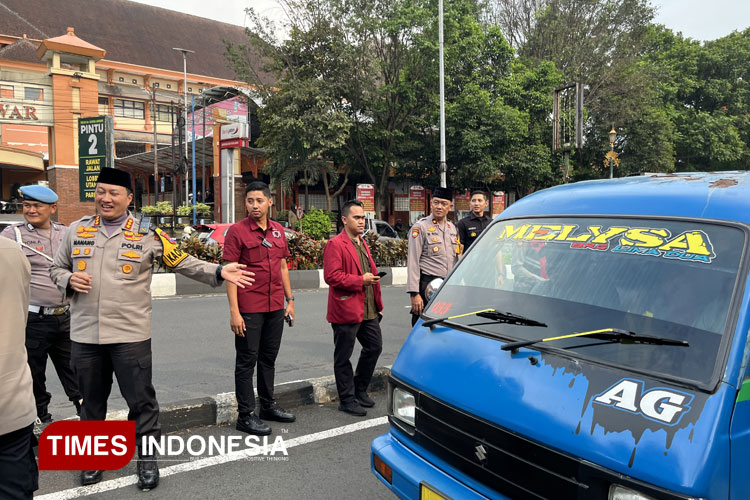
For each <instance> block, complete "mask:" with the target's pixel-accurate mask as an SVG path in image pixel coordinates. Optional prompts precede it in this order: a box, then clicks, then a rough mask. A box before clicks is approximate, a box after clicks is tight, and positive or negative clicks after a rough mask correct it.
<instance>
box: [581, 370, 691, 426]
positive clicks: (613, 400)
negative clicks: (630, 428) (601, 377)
mask: <svg viewBox="0 0 750 500" xmlns="http://www.w3.org/2000/svg"><path fill="white" fill-rule="evenodd" d="M643 385H644V384H643V382H641V381H639V380H629V379H624V380H621V381H619V382H618V383H616V384H615V385H613V386H612V387H610V388H609V389H607V390H606V391H604V392H603V393H602V394H600V395H598V396H597V397H595V398H594V403H598V404H603V405H605V406H613V407H615V408H617V409H619V410H623V411H627V412H630V413H637V414H640V415H642V416H644V417H646V418H648V419H650V420H655V421H657V422H661V423H664V424H667V425H675V424H677V423H678V422H679V421H680V418H682V415H684V414H685V413H687V412H689V411H690V402H691V401H692V400H693V395H692V394H687V393H682V392H676V391H671V390H666V389H662V388H657V389H651V390H648V391H645V392H644V390H643V389H644V387H643Z"/></svg>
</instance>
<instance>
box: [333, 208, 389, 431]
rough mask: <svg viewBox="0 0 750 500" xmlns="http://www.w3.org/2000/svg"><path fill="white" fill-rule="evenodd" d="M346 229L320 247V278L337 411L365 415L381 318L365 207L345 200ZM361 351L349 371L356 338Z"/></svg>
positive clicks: (380, 339) (379, 346) (371, 402)
mask: <svg viewBox="0 0 750 500" xmlns="http://www.w3.org/2000/svg"><path fill="white" fill-rule="evenodd" d="M341 221H342V222H343V224H344V230H343V231H341V232H340V233H339V235H338V236H336V237H335V238H333V239H331V241H329V242H328V243H327V244H326V247H325V250H324V251H323V278H324V279H325V282H326V283H328V286H329V288H328V314H327V316H326V320H327V321H328V322H329V323H331V327H333V345H334V348H333V372H334V375H335V376H336V390H338V393H339V401H340V404H339V410H341V411H343V412H346V413H349V414H351V415H356V416H359V417H363V416H365V415H367V410H365V409H364V408H362V407H363V406H365V407H368V408H369V407H372V406H375V401H374V400H373V399H372V398H371V397H370V396H369V395H368V394H367V387H368V386H369V385H370V380H371V379H372V373H373V372H374V371H375V365H376V364H377V362H378V356H380V352H381V351H382V350H383V337H382V335H381V333H380V318H381V317H382V316H381V311H382V310H383V300H382V299H381V297H380V283H379V281H380V277H379V276H377V272H378V269H377V268H376V267H375V261H373V260H372V255H370V249H369V248H368V247H367V243H365V241H364V239H362V233H363V232H364V230H365V211H364V209H363V208H362V202H361V201H357V200H352V201H348V202H346V203H345V204H344V206H343V208H342V209H341ZM355 339H356V340H359V343H360V344H361V345H362V352H361V353H360V355H359V361H358V362H357V370H356V371H355V372H354V373H352V364H351V362H350V361H349V358H351V356H352V352H353V351H354V340H355Z"/></svg>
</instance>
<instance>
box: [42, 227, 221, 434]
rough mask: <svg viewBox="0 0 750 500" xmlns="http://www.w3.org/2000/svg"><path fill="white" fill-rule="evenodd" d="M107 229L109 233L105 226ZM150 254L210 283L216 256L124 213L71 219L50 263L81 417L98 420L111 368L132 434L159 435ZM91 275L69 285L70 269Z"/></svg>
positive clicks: (213, 279) (215, 280) (215, 282)
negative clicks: (186, 247)
mask: <svg viewBox="0 0 750 500" xmlns="http://www.w3.org/2000/svg"><path fill="white" fill-rule="evenodd" d="M108 230H109V231H111V234H108ZM154 260H163V261H164V263H165V264H166V265H167V266H168V267H170V268H172V269H173V270H174V271H175V272H178V273H180V274H183V275H186V276H188V277H190V278H193V279H196V280H198V281H201V282H204V283H208V284H210V285H212V286H217V285H218V284H219V282H220V278H219V277H217V269H218V267H219V266H218V264H211V263H208V262H203V261H201V260H198V259H196V258H194V257H191V256H189V255H187V254H186V253H184V252H183V251H182V250H181V249H180V248H179V246H178V245H177V244H176V243H175V242H174V241H172V240H171V239H170V238H169V237H168V236H167V235H166V234H165V233H164V232H163V231H161V230H160V229H152V228H150V227H148V224H146V227H145V228H142V227H141V225H140V224H139V222H138V221H136V220H135V219H134V218H133V216H132V215H130V214H128V217H127V219H126V220H125V222H124V223H123V224H122V225H121V226H120V227H116V228H112V227H110V228H106V227H105V226H104V223H103V221H102V220H101V219H100V217H98V216H95V217H94V216H91V217H84V218H83V219H80V220H78V221H76V222H74V223H73V224H72V225H71V226H70V228H69V230H68V231H67V233H66V234H65V237H64V238H63V241H62V244H61V245H60V249H59V251H58V253H57V255H56V256H55V260H54V262H53V264H52V268H51V270H50V275H51V276H52V280H53V281H54V282H55V283H56V284H57V286H58V287H60V289H61V290H63V291H65V292H66V294H67V295H69V296H72V299H71V313H72V318H71V339H72V340H73V354H72V358H73V366H74V368H75V371H76V374H77V375H78V384H79V387H80V389H81V393H82V394H83V412H82V418H84V419H86V420H104V418H105V417H106V414H107V397H108V396H109V393H110V390H111V387H112V373H113V372H114V373H115V374H116V375H117V381H118V384H119V386H120V392H121V393H122V396H123V398H124V399H125V400H126V401H127V403H128V407H129V408H130V413H129V414H128V419H129V420H135V422H136V435H137V437H138V439H139V441H138V442H139V443H140V438H141V436H144V435H155V436H157V437H158V436H159V434H160V431H159V429H160V428H159V424H158V415H159V407H158V404H157V402H156V393H155V391H154V388H153V385H152V384H151V275H152V272H153V262H154ZM76 271H80V272H85V273H88V274H89V275H91V276H92V282H91V289H90V290H89V292H88V293H76V292H74V291H73V290H72V289H71V288H69V286H68V285H69V282H70V277H71V276H72V274H73V272H76Z"/></svg>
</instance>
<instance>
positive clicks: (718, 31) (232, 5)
mask: <svg viewBox="0 0 750 500" xmlns="http://www.w3.org/2000/svg"><path fill="white" fill-rule="evenodd" d="M135 1H139V2H141V3H147V4H150V5H155V6H157V7H164V8H166V9H172V10H179V11H182V12H185V13H187V14H193V15H195V16H201V17H208V18H210V19H215V20H217V21H223V22H225V23H231V24H237V25H239V26H244V22H245V12H244V9H245V7H247V6H252V7H253V8H255V10H256V11H258V12H260V13H261V14H262V15H265V16H267V17H270V18H272V19H280V18H283V17H284V12H283V10H282V9H281V8H280V7H279V4H278V2H277V1H276V0H218V1H214V2H211V1H208V2H207V1H206V0H135ZM651 3H652V4H653V5H654V6H656V7H657V9H658V12H657V15H656V22H657V23H661V24H664V25H665V26H667V27H668V28H670V29H672V30H673V31H681V32H682V34H683V36H686V37H690V38H693V39H696V40H714V39H716V38H721V37H722V36H725V35H728V34H729V33H731V32H732V31H734V30H743V29H745V28H747V27H748V26H750V0H652V1H651ZM219 6H220V7H219Z"/></svg>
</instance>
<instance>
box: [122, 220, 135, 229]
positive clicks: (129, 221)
mask: <svg viewBox="0 0 750 500" xmlns="http://www.w3.org/2000/svg"><path fill="white" fill-rule="evenodd" d="M124 229H125V230H126V231H130V230H131V229H133V218H132V217H128V221H127V222H126V223H125V227H124Z"/></svg>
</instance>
